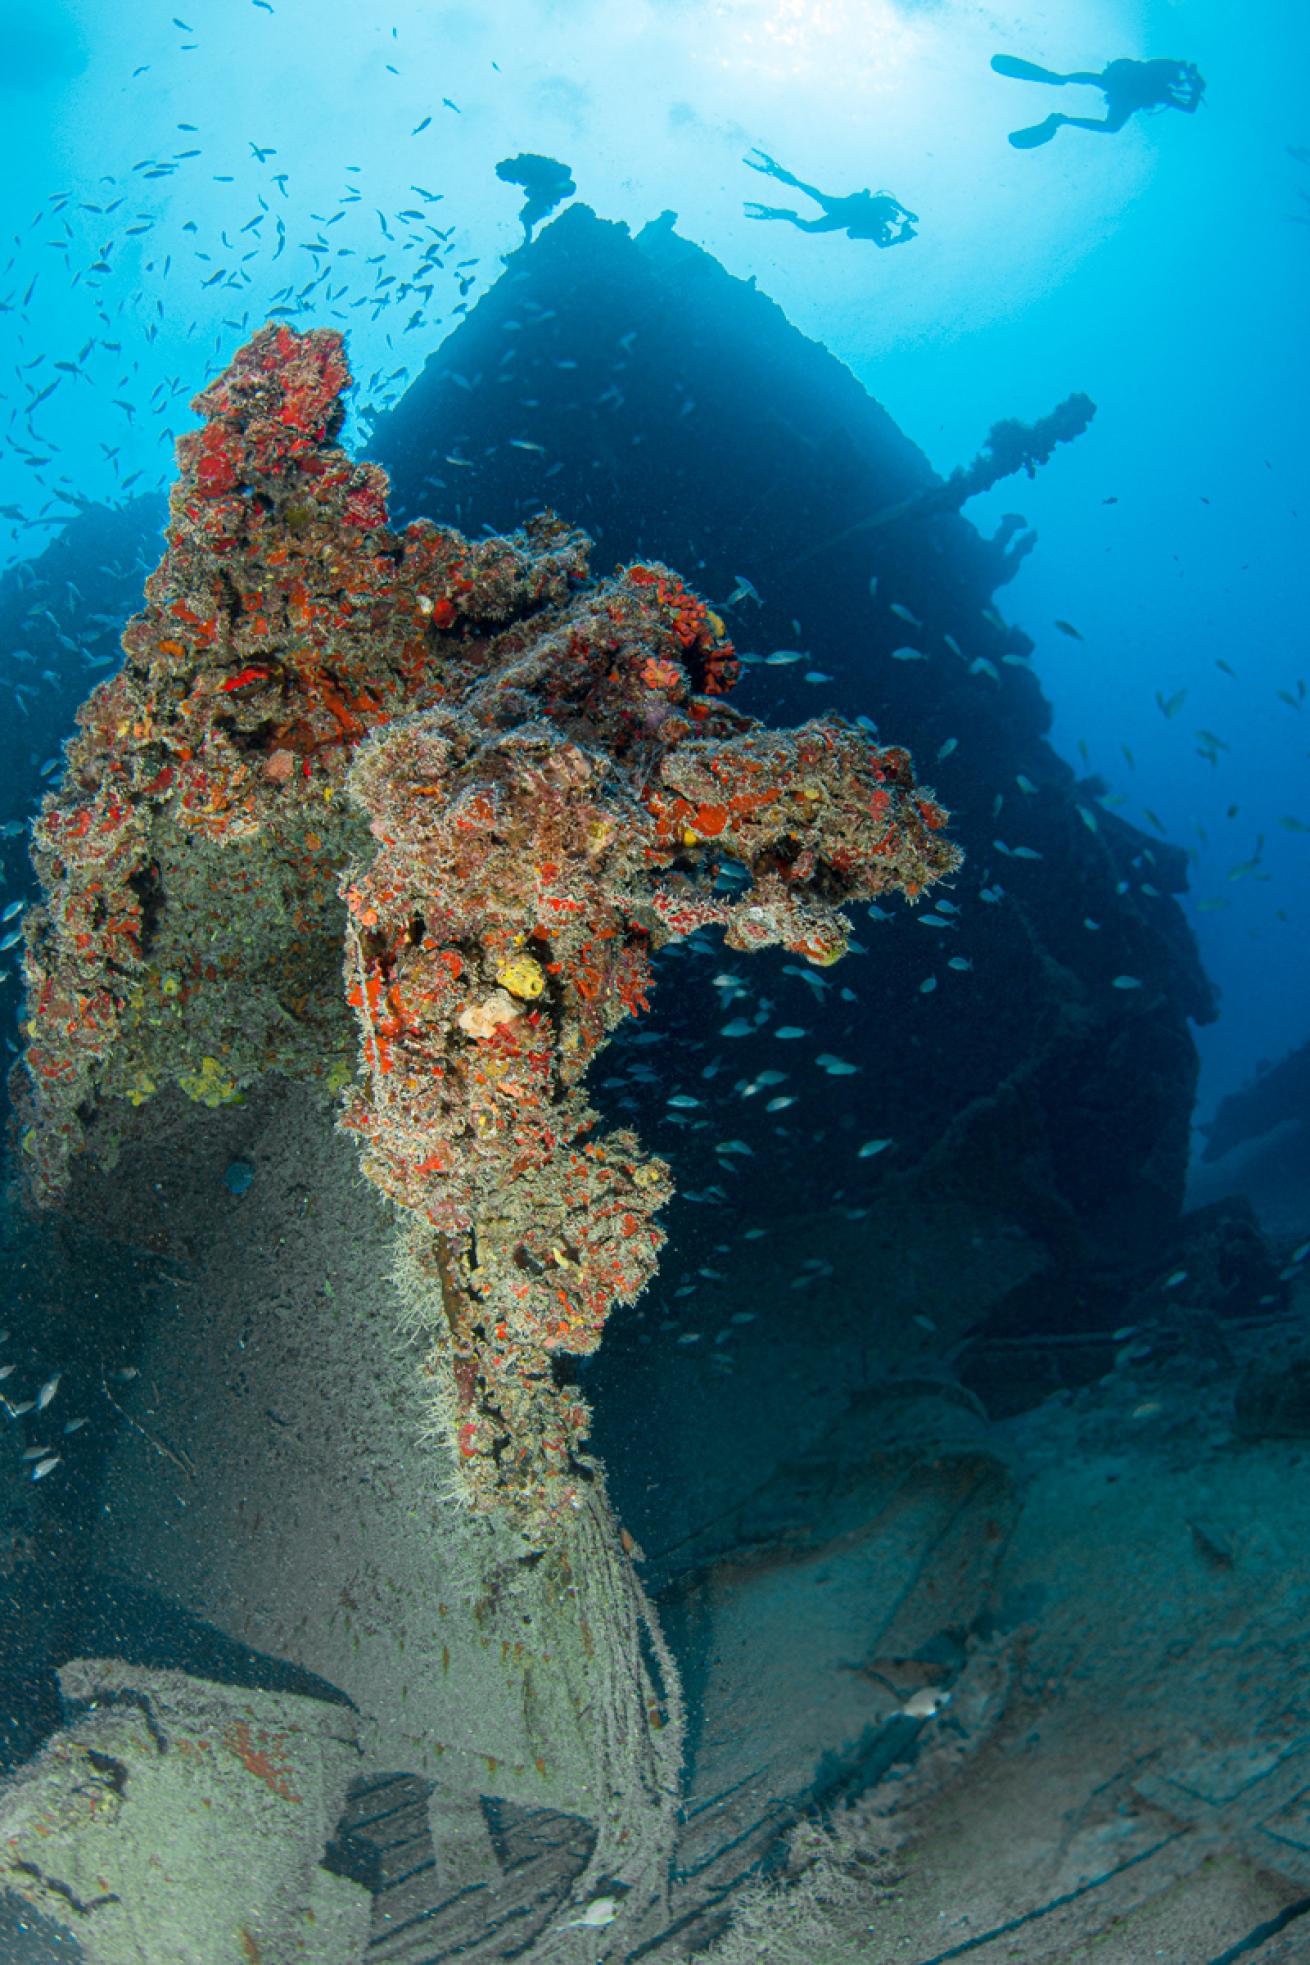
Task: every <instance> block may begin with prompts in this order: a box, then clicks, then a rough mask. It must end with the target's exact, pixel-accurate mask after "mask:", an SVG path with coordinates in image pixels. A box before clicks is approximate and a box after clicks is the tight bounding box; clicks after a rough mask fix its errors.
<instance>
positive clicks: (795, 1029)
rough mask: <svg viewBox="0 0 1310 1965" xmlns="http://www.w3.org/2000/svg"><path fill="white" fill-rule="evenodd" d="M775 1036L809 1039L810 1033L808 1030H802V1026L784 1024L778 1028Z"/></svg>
mask: <svg viewBox="0 0 1310 1965" xmlns="http://www.w3.org/2000/svg"><path fill="white" fill-rule="evenodd" d="M773 1034H774V1036H775V1037H783V1038H787V1037H808V1036H809V1034H810V1033H809V1031H808V1030H802V1029H801V1026H800V1025H799V1024H798V1023H783V1024H779V1026H778V1028H777V1029H776V1030H775V1031H774V1033H773Z"/></svg>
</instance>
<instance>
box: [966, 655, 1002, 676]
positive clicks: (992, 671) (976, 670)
mask: <svg viewBox="0 0 1310 1965" xmlns="http://www.w3.org/2000/svg"><path fill="white" fill-rule="evenodd" d="M969 674H970V675H989V676H990V677H991V679H992V681H993V682H999V681H1000V679H1001V672H1000V670H999V669H998V668H997V666H996V664H995V662H989V661H988V660H987V657H986V656H985V655H979V656H978V658H977V660H976V661H973V662H970V664H969Z"/></svg>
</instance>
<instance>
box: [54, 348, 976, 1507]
mask: <svg viewBox="0 0 1310 1965" xmlns="http://www.w3.org/2000/svg"><path fill="white" fill-rule="evenodd" d="M347 380H348V377H347V370H346V364H345V360H344V356H343V352H342V343H341V339H340V337H339V336H338V335H336V334H335V333H332V332H329V331H326V330H319V331H314V332H311V333H307V334H298V333H295V332H294V331H292V330H291V329H289V328H287V327H283V326H278V325H272V326H269V327H267V328H265V329H263V330H262V331H261V332H260V333H259V334H258V335H256V336H255V337H254V339H253V340H252V341H250V342H249V343H248V344H247V345H246V346H245V347H244V348H243V349H242V350H241V352H240V353H239V354H238V355H237V357H236V359H235V360H234V362H233V363H232V365H231V367H230V368H229V369H228V370H227V371H226V372H225V374H224V375H222V376H221V377H220V378H219V379H218V380H217V381H216V382H215V383H213V384H212V385H211V386H210V388H208V389H207V390H206V391H205V392H204V393H203V394H202V395H201V396H200V397H198V398H197V401H196V408H197V410H198V411H199V412H200V413H201V414H202V415H203V416H204V417H205V419H206V421H205V423H204V426H203V428H201V429H200V430H199V431H197V432H195V433H193V434H191V435H188V436H186V437H184V438H183V439H182V440H181V443H180V444H179V466H180V476H179V481H178V483H177V485H176V487H175V488H174V491H173V494H172V500H171V506H170V523H169V528H168V534H167V551H166V553H165V556H164V559H163V561H162V563H161V565H160V567H159V568H158V570H157V571H156V572H155V573H154V574H153V575H152V576H151V578H150V580H149V582H148V583H147V590H146V597H147V606H146V608H145V611H144V612H143V613H142V614H140V615H138V616H137V617H136V618H135V619H134V620H133V621H132V622H131V624H130V625H129V627H128V629H127V630H126V633H125V635H124V638H123V645H124V654H125V660H124V663H123V666H122V668H121V669H120V671H119V672H118V674H117V675H115V676H114V677H113V678H112V679H111V680H110V681H108V682H106V683H104V684H102V685H101V687H100V688H98V689H97V690H96V691H95V693H94V695H93V696H92V697H91V699H90V701H89V702H88V703H87V704H86V706H85V707H84V709H83V710H82V712H81V713H80V717H79V723H80V729H79V732H78V734H77V736H76V737H75V739H74V740H73V742H72V743H71V745H70V746H69V752H68V760H67V768H66V771H65V774H64V778H63V781H62V783H61V785H60V786H59V788H58V790H56V791H55V792H53V793H51V794H50V795H49V796H48V797H47V798H46V800H45V802H44V804H43V807H42V811H41V814H40V817H39V819H38V821H37V824H36V828H35V848H34V851H35V858H36V863H37V867H38V870H39V872H40V874H41V877H42V881H43V884H44V887H45V895H46V899H45V905H44V907H42V908H40V909H36V910H33V912H32V914H31V916H30V918H29V925H28V930H27V956H26V975H27V988H28V1012H27V1025H26V1034H27V1050H26V1054H25V1066H26V1087H25V1097H24V1105H25V1120H26V1127H25V1134H24V1145H25V1149H26V1154H27V1164H28V1169H29V1179H30V1186H31V1190H32V1192H33V1194H34V1196H35V1197H36V1199H37V1200H38V1201H39V1202H42V1203H46V1204H50V1203H56V1202H58V1200H59V1199H60V1198H61V1196H62V1194H63V1192H64V1190H65V1187H66V1183H67V1180H68V1178H69V1172H70V1166H71V1161H72V1157H73V1155H74V1154H75V1153H77V1152H78V1150H79V1149H80V1148H81V1146H82V1145H83V1143H84V1139H85V1137H86V1129H87V1127H88V1126H90V1125H93V1126H94V1128H95V1133H96V1143H97V1145H98V1147H99V1150H101V1151H106V1150H112V1141H113V1137H114V1130H115V1120H114V1114H115V1112H117V1113H119V1114H123V1113H124V1112H125V1111H126V1110H127V1108H129V1107H131V1106H137V1105H140V1104H141V1103H142V1102H144V1101H145V1100H147V1099H149V1098H151V1097H153V1096H155V1095H156V1093H157V1090H158V1088H161V1087H164V1086H168V1085H172V1086H176V1087H177V1088H178V1089H179V1090H181V1091H182V1092H183V1093H184V1094H185V1095H187V1096H189V1097H192V1098H195V1099H199V1100H201V1101H202V1102H204V1103H206V1104H217V1103H220V1102H222V1101H223V1100H224V1099H225V1098H229V1097H239V1096H240V1094H241V1090H242V1088H243V1087H244V1086H247V1085H249V1084H250V1083H252V1082H253V1081H254V1080H255V1079H256V1078H258V1077H260V1076H262V1075H264V1074H266V1073H268V1072H270V1071H278V1072H283V1073H286V1074H288V1075H294V1076H299V1077H306V1078H318V1079H320V1080H322V1081H324V1082H325V1083H326V1085H327V1087H328V1088H329V1089H337V1088H339V1087H341V1086H344V1085H345V1081H346V1080H347V1078H348V1077H351V1076H352V1075H353V1083H351V1084H350V1085H349V1087H348V1089H346V1091H345V1102H344V1108H343V1114H342V1123H343V1124H344V1125H345V1126H346V1127H347V1128H348V1129H349V1130H350V1131H351V1132H352V1134H354V1135H355V1136H356V1137H357V1139H358V1141H359V1144H360V1147H361V1152H362V1159H363V1165H364V1168H365V1170H366V1172H367V1173H368V1175H369V1176H370V1178H371V1179H373V1180H374V1181H375V1182H376V1183H377V1184H378V1186H379V1187H381V1188H382V1189H383V1191H384V1192H385V1193H387V1194H388V1195H389V1196H390V1197H391V1198H392V1199H393V1200H394V1201H395V1202H396V1203H397V1204H398V1205H399V1207H400V1208H401V1209H402V1211H403V1216H404V1219H405V1221H406V1223H407V1234H406V1254H405V1265H404V1266H405V1270H406V1273H407V1275H408V1277H409V1279H410V1281H411V1283H412V1284H415V1285H416V1286H417V1288H418V1291H419V1294H420V1296H421V1297H424V1298H425V1300H426V1301H427V1302H429V1303H430V1304H432V1305H434V1306H439V1310H438V1311H435V1312H434V1315H433V1317H432V1328H433V1331H434V1335H435V1337H436V1340H437V1341H436V1343H435V1345H434V1349H433V1353H432V1357H431V1360H430V1363H429V1366H428V1371H429V1376H430V1379H431V1383H432V1386H433V1390H434V1398H433V1405H434V1411H435V1412H436V1414H437V1416H438V1419H439V1422H440V1425H441V1428H442V1430H443V1431H444V1432H445V1433H446V1434H447V1435H448V1437H449V1439H450V1443H451V1446H452V1448H453V1451H454V1455H455V1459H456V1463H457V1465H458V1467H459V1468H460V1469H461V1473H462V1480H463V1483H464V1486H465V1489H466V1492H467V1494H468V1496H469V1498H470V1499H471V1500H473V1501H474V1502H475V1503H476V1504H481V1505H489V1504H493V1503H494V1504H498V1505H503V1506H507V1507H509V1508H510V1509H511V1510H512V1511H514V1512H515V1513H516V1514H517V1515H518V1516H519V1517H520V1518H521V1519H522V1521H523V1522H524V1524H525V1526H526V1527H527V1528H528V1530H529V1532H531V1528H532V1525H533V1524H535V1525H536V1527H537V1529H538V1530H539V1531H541V1532H545V1531H546V1530H547V1528H548V1525H549V1524H550V1523H558V1522H559V1521H561V1520H567V1519H568V1516H569V1512H570V1509H576V1508H577V1507H578V1505H579V1492H580V1487H581V1486H582V1485H585V1483H586V1482H587V1481H588V1480H589V1479H590V1478H592V1473H591V1470H590V1469H589V1467H588V1464H587V1462H586V1460H585V1456H583V1455H582V1453H581V1450H580V1449H581V1443H582V1440H583V1438H584V1436H585V1434H586V1431H587V1424H588V1414H587V1409H586V1406H585V1404H584V1402H583V1401H582V1399H581V1398H580V1397H579V1396H578V1394H577V1393H576V1392H575V1391H574V1390H572V1389H570V1388H568V1387H567V1386H564V1385H561V1384H558V1383H557V1382H556V1376H555V1373H554V1371H553V1366H552V1358H553V1355H554V1354H556V1353H559V1352H573V1353H580V1352H587V1351H590V1350H593V1349H594V1348H595V1346H596V1345H597V1343H598V1342H599V1340H600V1336H601V1331H602V1328H603V1325H604V1322H605V1319H606V1317H607V1315H608V1314H609V1311H610V1309H611V1307H612V1306H613V1305H614V1304H616V1303H625V1302H631V1301H632V1300H633V1298H635V1297H636V1296H637V1295H638V1294H639V1292H640V1291H641V1290H642V1288H643V1287H644V1286H645V1284H646V1283H647V1282H648V1281H649V1279H650V1277H651V1276H652V1274H653V1273H654V1270H655V1266H656V1261H657V1258H658V1252H659V1248H660V1244H661V1241H662V1239H663V1237H662V1232H661V1230H660V1229H659V1227H658V1225H657V1223H656V1220H655V1216H656V1215H657V1213H658V1211H659V1209H660V1207H661V1206H662V1205H663V1203H664V1202H665V1201H666V1200H667V1199H668V1196H669V1194H670V1192H671V1184H670V1177H669V1170H668V1168H667V1167H666V1166H665V1165H664V1163H663V1162H662V1161H660V1160H658V1159H656V1158H653V1157H652V1156H650V1155H648V1154H646V1153H645V1152H644V1151H643V1149H642V1147H641V1145H640V1143H639V1141H638V1140H637V1138H636V1137H635V1135H633V1134H632V1133H630V1132H626V1131H622V1132H615V1133H610V1134H607V1135H598V1133H597V1131H596V1115H595V1114H594V1113H593V1112H592V1111H591V1110H590V1108H589V1107H588V1105H587V1102H586V1098H585V1094H584V1091H583V1088H582V1087H583V1080H584V1077H585V1073H586V1071H587V1067H588V1065H589V1064H590V1062H591V1060H592V1059H593V1057H594V1056H595V1054H596V1052H597V1050H598V1049H599V1048H600V1046H601V1045H602V1044H603V1043H604V1042H605V1040H606V1038H607V1037H608V1036H609V1034H610V1033H611V1032H612V1031H613V1030H614V1028H615V1027H616V1025H617V1024H618V1023H619V1022H620V1021H621V1020H622V1019H623V1018H625V1017H628V1016H638V1015H641V1014H642V1013H644V1012H645V1011H646V1010H647V1009H648V1008H649V991H650V987H651V979H652V956H653V954H654V953H655V951H656V950H658V948H659V947H660V946H662V945H663V944H665V943H667V942H669V941H670V940H672V939H675V938H677V937H680V936H684V935H687V934H691V933H693V932H695V931H696V930H697V929H699V928H701V927H704V926H716V927H719V928H721V929H722V930H723V933H724V937H725V940H726V941H727V943H728V944H729V946H731V947H734V948H737V949H743V950H751V949H757V948H763V947H767V946H769V945H772V944H780V945H782V946H783V947H785V948H786V949H789V950H791V951H792V952H793V953H797V954H800V955H803V956H804V957H805V958H806V959H808V960H809V961H811V962H814V963H818V964H827V963H829V962H832V961H835V960H836V959H837V958H838V957H839V956H840V955H841V954H842V952H843V951H844V949H845V947H846V942H847V938H848V926H847V923H846V921H845V919H844V917H843V914H842V906H843V903H845V902H848V901H853V900H857V899H860V900H862V899H869V898H872V897H874V896H876V895H878V894H881V893H883V892H886V891H887V890H889V889H893V888H895V889H898V890H900V891H901V892H903V893H905V894H907V895H909V896H911V897H913V896H915V895H917V894H918V893H920V892H921V891H922V890H923V889H924V888H925V887H927V886H928V885H929V884H930V883H932V882H933V881H935V880H938V879H940V878H941V877H942V876H943V875H944V874H947V873H949V872H950V871H951V869H952V868H953V867H954V866H955V864H956V863H957V860H958V854H957V852H956V850H955V848H954V847H952V846H951V845H950V844H949V842H948V841H947V840H946V838H945V835H944V832H943V827H944V824H945V818H946V815H945V813H944V812H943V811H942V810H941V808H940V807H939V806H938V805H937V804H936V803H935V802H934V800H933V799H932V797H931V794H929V793H927V792H925V791H924V790H923V789H922V788H920V787H918V786H917V785H916V784H915V781H914V776H913V771H912V768H911V764H910V760H909V758H908V756H907V755H906V753H905V752H904V751H900V750H895V749H887V748H883V747H880V746H879V745H877V744H876V743H874V742H872V741H871V740H870V739H869V738H868V737H866V736H864V735H862V734H861V733H860V732H859V731H857V730H854V729H852V728H851V727H850V726H848V725H846V724H845V723H843V722H841V721H839V720H837V719H833V718H824V719H818V720H815V721H812V722H810V723H807V724H805V725H804V726H802V727H801V728H800V729H797V730H791V731H774V730H769V729H766V728H764V727H763V726H761V725H760V724H758V723H757V722H755V721H754V720H752V719H749V718H746V717H744V716H742V715H740V714H738V713H737V712H736V711H735V710H733V709H732V708H731V707H730V706H729V705H728V703H727V702H726V701H725V700H724V697H725V693H726V691H727V690H728V689H729V688H730V687H731V684H732V682H733V680H734V679H735V676H736V672H737V664H736V661H735V658H734V655H733V650H732V647H731V644H730V643H729V642H728V640H727V638H726V635H725V633H724V631H723V626H722V623H721V622H720V621H719V620H718V619H717V617H716V616H714V615H713V614H712V613H711V612H710V611H709V610H708V609H707V608H706V606H705V605H704V603H703V602H701V601H700V600H698V599H697V598H696V597H695V596H694V595H692V594H691V593H689V592H688V591H687V589H686V588H685V587H684V586H683V585H682V583H681V582H680V581H679V579H678V578H677V576H676V575H675V574H673V573H672V572H670V571H669V570H668V569H667V568H665V567H662V566H656V565H650V566H647V565H633V566H628V567H626V568H623V569H620V570H619V571H618V572H617V573H616V575H615V576H614V577H613V578H612V579H608V580H593V579H591V578H590V576H589V571H588V559H587V554H588V546H587V542H586V540H585V538H584V537H583V536H582V535H581V534H578V533H576V532H573V531H570V530H569V529H568V528H567V527H566V526H564V525H563V524H562V523H561V522H560V521H559V520H558V519H556V518H554V517H553V516H551V515H545V516H542V517H540V518H538V519H536V520H534V521H532V522H531V523H530V524H529V525H528V526H527V527H526V528H525V530H524V531H523V532H521V533H517V534H515V535H513V536H512V537H509V538H491V539H487V540H483V541H480V542H471V541H468V540H466V539H464V538H462V537H461V536H460V535H459V534H458V533H455V532H452V531H450V530H447V529H444V528H441V527H438V526H435V525H432V524H430V523H427V522H425V521H424V522H416V523H414V524H411V525H409V526H408V527H407V528H406V529H405V530H404V531H403V532H396V531H393V530H391V529H390V528H389V527H388V524H387V485H386V480H385V478H384V476H383V474H382V473H381V472H380V471H379V470H378V469H377V468H376V467H375V466H373V465H369V464H358V463H354V462H352V461H351V459H350V458H349V457H348V456H347V455H346V454H345V453H344V452H343V451H342V450H341V449H340V448H338V447H337V446H336V445H335V443H334V442H333V437H334V435H335V432H336V431H337V429H338V427H339V424H340V420H341V395H342V392H343V390H344V389H345V387H346V384H347ZM370 835H371V836H370ZM725 867H730V870H731V877H725V875H724V871H723V870H724V868H725ZM343 898H344V910H343V907H342V899H343ZM343 926H344V931H345V964H344V974H345V991H344V994H345V998H346V1002H348V1004H349V1006H350V1008H351V1009H353V1011H354V1016H355V1020H356V1026H357V1038H358V1052H357V1060H355V1061H356V1062H357V1067H358V1068H357V1070H356V1071H355V1072H354V1073H353V1074H352V1072H351V1069H350V1067H351V1063H352V1058H351V1046H350V1043H349V1025H348V1023H347V1021H346V1012H345V1008H344V1005H343V1001H342V990H341V987H340V983H339V981H338V978H339V976H340V974H341V969H340V964H341V949H342V932H343Z"/></svg>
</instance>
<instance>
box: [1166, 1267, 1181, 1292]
mask: <svg viewBox="0 0 1310 1965" xmlns="http://www.w3.org/2000/svg"><path fill="white" fill-rule="evenodd" d="M1186 1281H1187V1271H1186V1270H1185V1269H1175V1270H1174V1273H1173V1275H1172V1276H1166V1277H1165V1279H1164V1281H1163V1282H1162V1283H1161V1285H1160V1288H1161V1289H1162V1290H1176V1289H1177V1288H1178V1285H1179V1284H1180V1283H1185V1282H1186Z"/></svg>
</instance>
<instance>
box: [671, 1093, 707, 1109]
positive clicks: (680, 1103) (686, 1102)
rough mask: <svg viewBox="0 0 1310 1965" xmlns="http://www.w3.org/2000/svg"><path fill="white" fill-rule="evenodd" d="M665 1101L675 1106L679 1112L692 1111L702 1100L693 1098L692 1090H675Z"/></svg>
mask: <svg viewBox="0 0 1310 1965" xmlns="http://www.w3.org/2000/svg"><path fill="white" fill-rule="evenodd" d="M664 1103H665V1104H666V1105H671V1106H673V1107H674V1108H675V1110H676V1111H678V1112H690V1111H692V1110H693V1108H694V1107H696V1106H698V1105H699V1104H700V1100H699V1099H698V1098H693V1097H692V1095H691V1093H690V1092H675V1093H674V1094H673V1097H672V1098H667V1099H665V1101H664Z"/></svg>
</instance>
